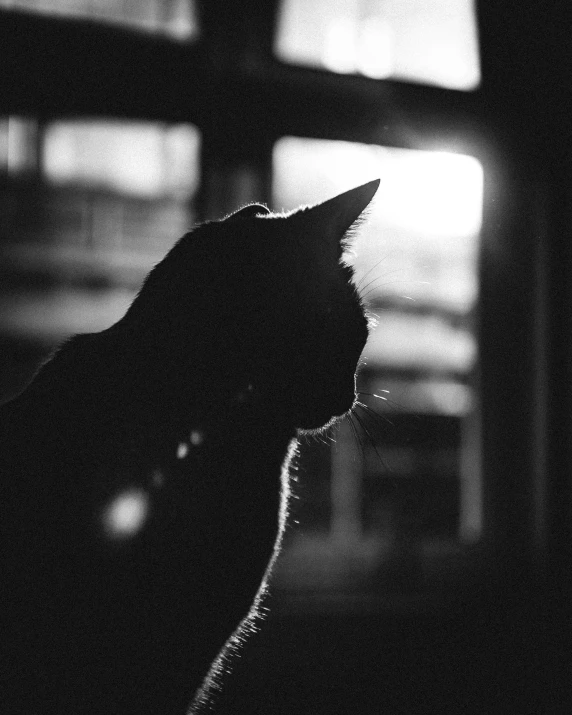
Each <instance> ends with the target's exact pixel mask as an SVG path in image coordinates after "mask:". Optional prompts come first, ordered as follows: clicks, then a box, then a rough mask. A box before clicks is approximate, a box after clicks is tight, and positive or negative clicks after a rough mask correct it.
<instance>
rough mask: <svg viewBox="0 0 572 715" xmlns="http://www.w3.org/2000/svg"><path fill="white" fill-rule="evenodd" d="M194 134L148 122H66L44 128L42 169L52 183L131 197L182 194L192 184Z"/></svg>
mask: <svg viewBox="0 0 572 715" xmlns="http://www.w3.org/2000/svg"><path fill="white" fill-rule="evenodd" d="M198 141H199V139H198V132H197V131H196V129H195V128H194V127H191V126H187V125H182V126H175V127H171V128H169V129H165V128H164V127H163V126H162V125H159V124H154V123H150V122H126V121H80V120H74V121H66V122H55V123H53V124H51V125H50V126H49V127H48V129H47V130H46V135H45V139H44V146H43V151H44V154H43V165H44V170H45V172H46V176H47V177H48V179H49V180H50V181H52V182H54V183H56V184H66V183H74V184H83V185H90V186H98V187H106V188H110V189H112V190H114V191H119V192H121V193H126V194H133V195H136V196H147V197H153V196H161V195H164V194H170V195H174V196H182V195H186V196H188V195H189V193H192V192H193V191H194V189H195V187H196V185H197V181H198V175H197V172H196V156H197V151H198Z"/></svg>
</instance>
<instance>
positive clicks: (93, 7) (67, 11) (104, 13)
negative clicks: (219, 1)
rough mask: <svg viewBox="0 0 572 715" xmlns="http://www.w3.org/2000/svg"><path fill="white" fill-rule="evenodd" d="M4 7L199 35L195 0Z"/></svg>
mask: <svg viewBox="0 0 572 715" xmlns="http://www.w3.org/2000/svg"><path fill="white" fill-rule="evenodd" d="M0 7H5V8H10V9H15V10H25V11H27V12H38V13H44V14H48V15H63V16H68V17H77V18H84V19H91V20H103V21H107V22H116V23H118V24H121V25H127V26H131V27H136V28H139V29H143V30H147V31H151V32H163V33H165V34H168V35H171V36H174V37H179V38H181V39H183V38H189V37H191V36H193V35H195V34H196V33H197V22H196V15H195V6H194V2H193V0H122V1H120V2H118V0H0Z"/></svg>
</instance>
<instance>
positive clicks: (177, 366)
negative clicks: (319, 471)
mask: <svg viewBox="0 0 572 715" xmlns="http://www.w3.org/2000/svg"><path fill="white" fill-rule="evenodd" d="M378 185H379V181H372V182H369V183H367V184H364V185H363V186H360V187H357V188H355V189H352V190H351V191H347V192H346V193H344V194H341V195H340V196H337V197H335V198H333V199H330V200H329V201H326V202H324V203H322V204H319V205H317V206H314V207H310V208H302V209H299V210H297V211H294V212H290V213H284V214H274V213H271V212H270V211H269V210H268V209H267V208H265V207H264V206H261V205H258V204H253V205H250V206H247V207H245V208H243V209H241V210H239V211H237V212H236V213H234V214H232V215H230V216H228V217H226V218H224V219H222V220H221V221H212V222H207V223H204V224H202V225H199V226H198V227H196V228H195V229H194V230H193V231H191V232H190V233H188V234H186V235H185V236H183V238H181V239H180V241H179V242H178V243H177V244H175V246H174V247H173V248H172V250H171V251H169V253H168V254H167V255H166V257H165V258H164V259H163V260H162V261H161V262H160V263H159V264H158V265H157V266H155V267H154V268H153V270H152V271H151V272H150V273H149V275H148V276H147V278H146V279H145V281H144V283H143V286H142V288H141V290H140V292H139V294H138V295H137V297H136V298H135V300H134V301H133V303H132V305H131V306H130V308H129V309H128V310H127V312H126V314H125V315H124V317H123V318H122V319H121V320H119V321H118V322H117V323H116V324H115V325H113V326H111V327H110V328H108V329H107V330H103V331H102V332H100V333H95V334H85V335H77V336H75V337H72V338H71V339H70V340H68V341H67V342H66V343H64V345H63V346H62V347H60V348H59V349H58V350H57V351H56V352H55V354H54V355H53V356H52V357H51V359H49V360H48V361H47V362H46V363H45V364H44V365H43V366H42V367H41V368H40V370H39V371H38V373H37V374H36V376H35V377H34V379H33V380H32V382H31V383H30V385H29V386H28V387H27V388H26V389H25V390H24V391H23V392H22V393H21V394H20V395H19V396H17V397H16V398H15V399H14V400H12V401H11V402H9V403H7V404H5V405H4V406H3V407H2V408H0V476H1V479H0V484H1V491H2V495H1V500H0V501H1V506H0V509H1V514H0V516H1V526H0V529H1V548H2V551H1V553H2V560H1V569H2V573H1V578H2V584H1V587H0V588H1V593H2V602H1V604H0V605H1V613H2V616H1V617H2V621H3V624H2V628H3V634H2V640H3V643H2V646H1V647H2V649H3V650H4V656H5V657H4V662H5V663H6V664H7V665H6V666H5V667H3V668H2V673H1V675H0V678H1V688H0V689H1V693H0V698H1V699H2V702H3V703H5V704H6V706H5V709H3V710H2V712H5V713H18V714H21V715H23V714H24V713H25V714H26V715H45V714H47V713H58V714H59V715H67V713H70V715H71V714H72V713H73V715H78V714H80V713H89V714H90V715H91V714H93V715H96V714H97V715H100V714H101V715H103V714H104V713H105V715H112V714H113V715H129V714H133V715H135V714H137V715H159V714H161V715H170V714H172V715H177V714H178V713H181V714H182V713H185V712H187V709H188V708H189V706H190V707H191V710H190V712H193V713H195V712H199V711H201V709H202V708H203V706H206V705H207V704H208V703H209V701H210V699H211V697H212V695H213V693H214V692H215V691H216V689H217V688H218V687H219V684H220V681H221V679H222V676H223V674H224V671H225V670H226V669H227V668H228V667H229V664H230V663H231V661H232V655H233V652H234V651H235V650H236V649H237V648H239V647H240V644H241V642H242V641H243V640H244V639H245V637H246V636H247V635H248V633H249V631H250V630H252V629H253V628H255V627H256V622H257V620H258V619H259V618H260V604H261V603H262V601H263V599H264V596H265V592H266V588H267V582H268V579H269V576H270V572H271V568H272V564H273V562H274V560H275V558H276V554H277V553H278V550H279V548H280V539H281V534H282V532H283V529H284V525H285V522H286V519H287V512H288V496H289V464H290V462H291V460H292V459H293V456H294V454H295V450H296V436H297V434H298V433H299V432H300V431H301V430H302V431H303V430H317V429H320V428H323V426H324V425H328V424H331V422H332V419H336V418H338V417H339V416H341V415H344V414H345V413H347V412H348V410H350V409H351V408H352V405H353V403H354V399H355V372H356V367H357V365H358V361H359V358H360V355H361V352H362V349H363V347H364V345H365V342H366V339H367V333H368V331H367V320H366V317H365V315H364V309H363V306H362V302H361V300H360V297H359V295H358V293H357V291H356V288H355V287H354V285H353V284H352V282H351V281H352V271H351V268H350V267H349V266H348V265H346V264H345V263H344V261H343V257H342V254H343V251H344V249H345V247H346V245H347V242H348V241H349V240H351V238H349V236H350V234H351V229H352V227H355V224H356V222H357V221H358V219H359V218H360V216H361V214H362V212H363V211H364V209H365V208H366V207H367V205H368V204H369V203H370V201H371V199H372V197H373V196H374V194H375V192H376V190H377V188H378ZM191 702H192V703H193V704H192V705H190V703H191Z"/></svg>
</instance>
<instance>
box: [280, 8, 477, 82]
mask: <svg viewBox="0 0 572 715" xmlns="http://www.w3.org/2000/svg"><path fill="white" fill-rule="evenodd" d="M278 28H279V29H278V35H277V42H276V50H277V53H278V55H279V56H280V57H281V58H283V59H284V60H286V61H289V62H297V63H303V64H309V65H313V66H318V67H324V68H325V69H328V70H331V71H333V72H342V73H348V72H357V73H359V74H363V75H365V76H367V77H373V78H376V79H381V78H396V79H404V80H412V81H415V82H423V83H427V84H435V85H439V86H441V87H450V88H452V89H465V90H466V89H474V88H475V87H476V86H477V85H478V83H479V66H478V49H477V37H476V25H475V18H474V10H473V6H472V2H471V0H462V1H460V0H431V1H430V2H427V1H426V0H407V1H406V2H403V0H384V1H383V2H371V1H370V0H335V1H334V2H332V1H331V0H319V1H318V2H305V0H288V1H287V2H284V3H282V8H281V13H280V23H279V26H278Z"/></svg>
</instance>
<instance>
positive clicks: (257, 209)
mask: <svg viewBox="0 0 572 715" xmlns="http://www.w3.org/2000/svg"><path fill="white" fill-rule="evenodd" d="M269 213H270V209H267V208H266V206H263V205H262V204H250V205H249V206H244V207H243V208H241V209H238V211H235V212H234V213H233V214H230V216H227V217H226V220H227V221H234V220H235V219H241V218H252V217H253V216H257V215H259V214H269Z"/></svg>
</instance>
